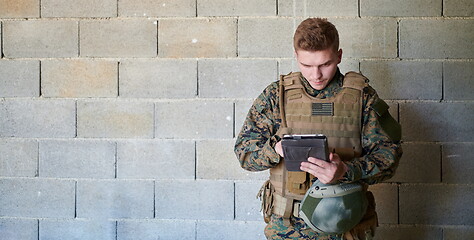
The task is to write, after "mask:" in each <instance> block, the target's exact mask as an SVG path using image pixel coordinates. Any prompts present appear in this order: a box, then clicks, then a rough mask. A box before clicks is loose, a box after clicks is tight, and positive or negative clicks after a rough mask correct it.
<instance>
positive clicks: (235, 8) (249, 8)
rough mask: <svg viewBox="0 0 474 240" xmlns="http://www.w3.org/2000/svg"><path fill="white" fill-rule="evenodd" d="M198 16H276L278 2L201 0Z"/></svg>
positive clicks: (266, 0) (269, 0)
mask: <svg viewBox="0 0 474 240" xmlns="http://www.w3.org/2000/svg"><path fill="white" fill-rule="evenodd" d="M197 15H198V16H239V17H240V16H275V15H276V0H262V1H252V0H241V1H219V0H200V1H198V2H197Z"/></svg>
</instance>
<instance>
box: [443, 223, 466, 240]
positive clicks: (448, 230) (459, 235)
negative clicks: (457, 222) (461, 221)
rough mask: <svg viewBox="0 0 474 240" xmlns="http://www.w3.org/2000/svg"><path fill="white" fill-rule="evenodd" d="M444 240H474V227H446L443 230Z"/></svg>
mask: <svg viewBox="0 0 474 240" xmlns="http://www.w3.org/2000/svg"><path fill="white" fill-rule="evenodd" d="M443 239H446V240H456V239H474V227H472V226H459V227H445V228H444V229H443Z"/></svg>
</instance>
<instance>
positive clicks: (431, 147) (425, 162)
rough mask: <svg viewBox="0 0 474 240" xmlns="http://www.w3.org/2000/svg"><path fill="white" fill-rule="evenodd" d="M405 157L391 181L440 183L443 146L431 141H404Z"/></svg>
mask: <svg viewBox="0 0 474 240" xmlns="http://www.w3.org/2000/svg"><path fill="white" fill-rule="evenodd" d="M402 148H403V157H402V159H401V160H400V164H399V165H398V169H397V172H396V174H395V176H394V177H393V178H391V179H390V180H389V181H391V182H409V183H440V182H441V146H440V145H439V144H431V143H404V144H403V146H402Z"/></svg>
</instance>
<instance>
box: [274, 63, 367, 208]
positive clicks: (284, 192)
mask: <svg viewBox="0 0 474 240" xmlns="http://www.w3.org/2000/svg"><path fill="white" fill-rule="evenodd" d="M301 77H302V76H301V73H299V72H298V73H290V74H288V75H286V76H281V78H280V111H281V114H282V115H281V118H282V123H281V126H280V129H279V130H278V133H277V134H279V135H280V137H282V135H283V134H319V133H322V134H325V135H326V136H327V137H328V144H329V147H330V149H331V151H334V152H336V153H338V154H339V155H340V156H341V158H342V159H343V160H350V159H352V158H354V157H358V156H360V155H361V153H362V147H361V142H360V141H361V115H362V114H361V113H362V92H363V91H362V90H363V89H364V87H366V86H367V84H366V78H365V77H363V76H362V75H360V74H358V73H355V72H349V73H347V74H346V75H345V78H344V83H343V88H342V90H341V91H340V92H339V93H337V94H336V95H335V96H333V97H330V98H326V99H318V98H315V97H312V96H310V95H309V94H307V93H306V91H305V88H304V86H303V84H302V82H301V81H302V80H301ZM270 181H271V183H272V185H273V186H274V188H275V192H276V193H278V194H280V195H281V196H283V197H285V198H288V199H296V200H301V199H302V197H303V195H304V194H305V193H306V191H307V190H308V188H309V187H310V185H311V179H310V176H309V174H307V173H306V172H289V171H287V170H286V169H285V167H284V159H282V160H281V161H280V163H279V164H278V166H276V167H275V168H272V169H270Z"/></svg>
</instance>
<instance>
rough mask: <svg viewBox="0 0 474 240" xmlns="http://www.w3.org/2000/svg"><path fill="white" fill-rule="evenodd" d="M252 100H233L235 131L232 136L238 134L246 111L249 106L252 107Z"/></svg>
mask: <svg viewBox="0 0 474 240" xmlns="http://www.w3.org/2000/svg"><path fill="white" fill-rule="evenodd" d="M252 104H253V100H237V101H235V104H234V105H235V106H234V108H235V113H234V118H235V124H234V125H235V133H234V136H237V135H239V132H240V130H241V129H242V126H243V124H244V121H245V118H246V117H247V113H248V112H249V109H250V107H252Z"/></svg>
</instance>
